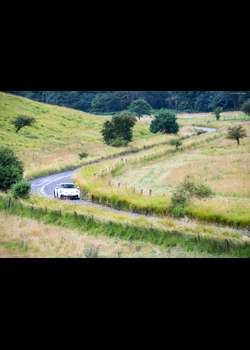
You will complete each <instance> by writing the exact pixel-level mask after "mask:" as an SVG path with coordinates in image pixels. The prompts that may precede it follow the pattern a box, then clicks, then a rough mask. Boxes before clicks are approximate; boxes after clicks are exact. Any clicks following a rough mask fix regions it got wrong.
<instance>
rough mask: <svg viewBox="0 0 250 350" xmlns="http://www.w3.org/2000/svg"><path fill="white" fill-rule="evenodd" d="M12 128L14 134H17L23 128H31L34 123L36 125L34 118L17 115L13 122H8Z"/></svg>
mask: <svg viewBox="0 0 250 350" xmlns="http://www.w3.org/2000/svg"><path fill="white" fill-rule="evenodd" d="M10 123H11V124H12V125H14V127H15V128H16V133H18V131H19V130H21V129H22V128H23V127H25V126H33V124H34V123H36V118H34V117H27V116H25V115H19V116H18V117H16V118H15V119H14V120H12V121H11V122H10Z"/></svg>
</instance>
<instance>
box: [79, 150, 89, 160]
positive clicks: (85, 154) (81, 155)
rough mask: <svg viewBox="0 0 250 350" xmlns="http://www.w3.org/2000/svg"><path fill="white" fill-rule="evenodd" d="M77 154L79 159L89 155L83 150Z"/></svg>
mask: <svg viewBox="0 0 250 350" xmlns="http://www.w3.org/2000/svg"><path fill="white" fill-rule="evenodd" d="M78 155H79V157H80V159H83V158H87V157H88V156H89V155H88V153H85V152H82V153H79V154H78Z"/></svg>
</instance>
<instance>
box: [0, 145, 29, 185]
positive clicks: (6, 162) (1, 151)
mask: <svg viewBox="0 0 250 350" xmlns="http://www.w3.org/2000/svg"><path fill="white" fill-rule="evenodd" d="M23 171H24V168H23V163H22V161H21V160H20V159H18V157H17V156H16V154H15V152H14V151H13V150H12V149H10V148H9V147H3V146H1V147H0V190H3V191H6V190H8V189H10V188H11V186H12V185H13V184H15V183H17V182H19V181H21V180H22V179H23Z"/></svg>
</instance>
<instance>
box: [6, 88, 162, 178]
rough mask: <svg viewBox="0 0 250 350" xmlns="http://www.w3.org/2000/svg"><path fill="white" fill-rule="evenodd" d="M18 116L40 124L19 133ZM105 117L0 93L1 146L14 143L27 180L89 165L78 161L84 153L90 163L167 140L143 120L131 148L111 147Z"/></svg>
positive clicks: (138, 124) (12, 145) (135, 130)
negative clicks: (104, 130) (105, 133)
mask: <svg viewBox="0 0 250 350" xmlns="http://www.w3.org/2000/svg"><path fill="white" fill-rule="evenodd" d="M18 115H26V116H30V117H35V118H36V119H37V123H36V124H35V126H33V127H31V128H28V127H25V128H23V129H21V130H20V131H19V133H18V134H16V133H15V129H14V127H13V126H12V125H11V124H10V122H11V120H12V119H13V118H14V117H16V116H18ZM105 120H107V117H103V116H97V115H92V114H88V113H84V112H82V111H79V110H74V109H70V108H65V107H59V106H52V105H47V104H43V103H40V102H34V101H31V100H29V99H26V98H23V97H20V96H15V95H11V94H6V93H3V92H0V145H4V146H6V145H9V146H11V147H12V148H13V149H14V150H15V151H16V152H17V154H18V155H19V157H20V158H21V159H22V160H23V161H24V164H25V178H26V180H29V179H32V178H35V177H39V176H44V175H48V174H52V173H56V172H59V171H63V170H69V169H74V168H77V167H79V166H81V165H84V164H86V160H83V161H81V162H80V160H79V156H78V154H79V153H81V152H86V153H88V154H89V157H88V158H87V162H93V161H96V160H100V159H104V158H111V157H113V156H114V155H119V154H121V153H123V152H124V153H129V152H131V151H136V150H138V149H143V148H144V147H150V146H153V145H157V144H161V143H164V142H165V136H163V135H159V136H155V135H153V134H151V133H150V131H149V123H150V122H146V123H145V122H141V123H137V125H136V126H135V128H134V132H133V135H134V141H133V142H132V143H131V144H130V145H129V147H127V148H119V149H117V148H114V147H108V146H106V145H104V144H103V142H102V135H101V129H102V126H103V124H104V122H105Z"/></svg>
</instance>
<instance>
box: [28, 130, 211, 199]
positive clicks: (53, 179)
mask: <svg viewBox="0 0 250 350" xmlns="http://www.w3.org/2000/svg"><path fill="white" fill-rule="evenodd" d="M196 129H199V130H200V129H201V130H203V131H204V132H205V133H204V134H202V135H200V136H199V137H201V136H203V135H205V134H208V133H211V132H214V131H216V130H217V129H214V128H205V127H197V128H196ZM194 137H196V136H194ZM192 138H193V137H190V138H188V139H185V140H183V141H188V140H191V139H192ZM146 151H148V150H146ZM143 152H145V150H143V151H140V152H136V153H133V154H139V153H143ZM121 158H124V156H120V157H116V158H113V159H121ZM105 161H106V160H104V161H103V162H105ZM79 170H80V169H74V170H68V171H64V172H61V173H58V174H54V175H48V176H44V177H40V178H37V179H34V180H30V181H29V182H30V183H31V188H32V190H33V191H34V192H35V193H37V194H42V195H43V196H49V197H51V196H54V188H55V187H56V185H57V184H59V183H63V182H64V183H71V182H72V180H71V177H72V175H73V174H74V173H75V172H76V171H79ZM73 202H75V201H73ZM76 203H79V204H89V205H93V203H89V202H86V201H82V200H81V201H77V202H76Z"/></svg>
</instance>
